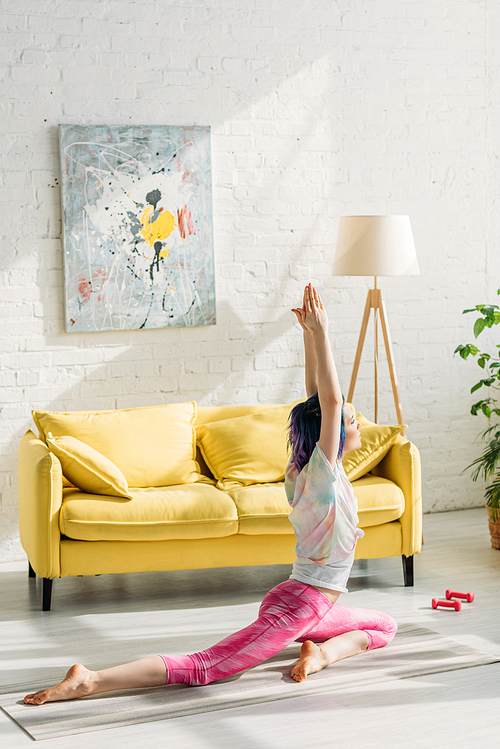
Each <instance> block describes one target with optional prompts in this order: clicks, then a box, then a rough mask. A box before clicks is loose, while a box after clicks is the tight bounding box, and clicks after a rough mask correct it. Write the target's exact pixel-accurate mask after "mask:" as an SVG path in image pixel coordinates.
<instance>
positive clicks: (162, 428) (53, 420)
mask: <svg viewBox="0 0 500 749" xmlns="http://www.w3.org/2000/svg"><path fill="white" fill-rule="evenodd" d="M195 418H196V404H195V403H194V401H193V402H191V403H172V404H169V405H164V406H151V407H148V408H128V409H124V410H121V411H73V412H70V413H57V412H54V411H41V410H36V411H33V419H34V421H35V424H36V425H37V427H38V429H39V432H40V438H41V439H42V440H44V441H45V442H46V435H47V433H48V432H52V434H53V435H54V437H63V436H69V437H76V438H77V439H79V440H81V441H82V442H84V443H85V444H86V445H89V447H93V448H94V450H97V451H98V452H100V453H101V454H102V455H105V456H106V458H108V459H109V460H110V461H111V462H112V463H114V464H115V465H116V466H117V467H118V468H119V470H120V471H121V472H122V473H123V475H124V476H125V479H126V481H127V483H128V485H129V487H130V486H137V487H145V486H168V485H171V484H189V483H193V482H195V481H197V480H198V476H199V473H198V471H199V466H198V464H197V463H196V434H195V430H194V426H193V424H194V421H195Z"/></svg>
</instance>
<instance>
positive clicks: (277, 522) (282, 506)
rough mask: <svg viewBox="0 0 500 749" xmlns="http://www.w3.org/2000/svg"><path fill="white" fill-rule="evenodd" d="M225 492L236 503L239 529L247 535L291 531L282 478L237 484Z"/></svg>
mask: <svg viewBox="0 0 500 749" xmlns="http://www.w3.org/2000/svg"><path fill="white" fill-rule="evenodd" d="M227 494H228V496H229V497H231V499H232V500H233V502H234V504H235V505H236V509H237V511H238V517H239V519H240V533H243V534H244V535H248V536H258V535H260V534H267V533H280V534H281V533H291V534H293V527H292V524H291V523H290V521H289V520H288V516H289V514H290V512H291V511H292V508H291V507H290V505H289V504H288V501H287V498H286V494H285V485H284V484H283V482H278V483H275V484H252V485H251V486H239V487H236V488H234V489H230V490H228V491H227Z"/></svg>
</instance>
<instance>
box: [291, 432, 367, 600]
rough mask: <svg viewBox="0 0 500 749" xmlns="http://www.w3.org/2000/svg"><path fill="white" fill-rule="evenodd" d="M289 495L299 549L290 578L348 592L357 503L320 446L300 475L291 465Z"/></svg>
mask: <svg viewBox="0 0 500 749" xmlns="http://www.w3.org/2000/svg"><path fill="white" fill-rule="evenodd" d="M285 491H286V495H287V499H288V502H289V504H290V505H291V506H292V508H293V509H292V512H291V513H290V515H289V516H288V517H289V520H290V522H291V523H292V525H293V530H294V532H295V537H296V539H297V544H296V547H295V552H296V555H297V560H296V562H295V564H294V566H293V572H292V575H291V578H292V579H294V580H300V581H301V582H306V583H309V584H311V585H319V586H320V587H323V588H330V589H332V590H340V591H341V592H347V588H346V587H345V584H346V582H347V579H348V578H349V573H350V570H351V567H352V562H353V560H354V550H355V548H356V543H357V540H358V538H362V537H363V536H364V535H365V533H364V531H362V530H361V529H360V528H357V525H358V523H359V518H358V503H357V500H356V497H355V496H354V492H353V490H352V486H351V484H350V482H349V480H348V478H347V476H346V474H345V471H344V468H343V466H342V464H341V463H337V462H335V466H334V467H332V466H331V465H330V462H329V460H328V458H327V457H326V455H325V454H324V452H323V450H322V449H321V447H320V445H319V443H317V444H316V447H315V448H314V450H313V452H312V455H311V457H310V459H309V462H308V463H307V464H306V465H305V466H304V468H303V469H302V471H301V472H300V473H299V472H298V471H297V469H296V468H295V466H294V465H293V464H292V463H291V461H290V462H289V464H288V466H287V469H286V473H285Z"/></svg>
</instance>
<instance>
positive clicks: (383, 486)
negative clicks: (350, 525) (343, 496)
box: [352, 474, 405, 528]
mask: <svg viewBox="0 0 500 749" xmlns="http://www.w3.org/2000/svg"><path fill="white" fill-rule="evenodd" d="M352 488H353V489H354V494H355V495H356V499H357V500H358V516H359V527H360V528H369V527H370V526H372V525H381V524H382V523H390V522H392V521H393V520H397V519H398V518H400V517H401V515H402V514H403V512H404V509H405V498H404V494H403V492H402V491H401V489H400V488H399V486H397V484H395V483H394V482H393V481H389V479H384V478H380V477H378V476H372V475H371V474H370V475H369V476H363V477H362V478H360V479H357V480H356V481H353V483H352Z"/></svg>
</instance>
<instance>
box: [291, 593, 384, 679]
mask: <svg viewBox="0 0 500 749" xmlns="http://www.w3.org/2000/svg"><path fill="white" fill-rule="evenodd" d="M397 628H398V625H397V624H396V622H395V620H394V619H393V618H392V616H389V615H388V614H383V613H382V612H380V611H372V610H370V609H360V608H352V607H350V606H337V605H335V606H332V608H331V609H330V611H329V612H328V613H327V614H326V616H325V617H324V618H323V619H322V620H321V621H320V622H319V623H318V624H317V625H316V627H314V628H313V629H312V630H310V631H309V632H307V633H306V634H304V635H302V636H301V637H299V638H297V641H298V642H302V643H303V645H302V648H301V650H300V658H299V660H298V661H297V663H296V664H295V665H294V667H293V668H292V677H293V678H294V679H295V680H296V681H304V679H305V678H306V677H307V675H308V674H312V673H316V672H317V671H321V669H322V668H325V667H326V666H329V665H330V664H331V663H335V661H339V660H341V659H342V658H348V657H349V656H351V655H358V654H360V653H364V652H365V651H366V650H374V649H375V648H382V647H384V645H387V644H388V643H389V642H391V640H392V639H393V637H394V635H395V634H396V631H397Z"/></svg>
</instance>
